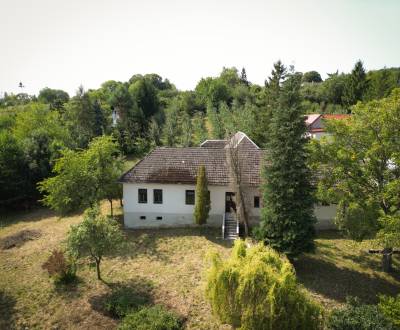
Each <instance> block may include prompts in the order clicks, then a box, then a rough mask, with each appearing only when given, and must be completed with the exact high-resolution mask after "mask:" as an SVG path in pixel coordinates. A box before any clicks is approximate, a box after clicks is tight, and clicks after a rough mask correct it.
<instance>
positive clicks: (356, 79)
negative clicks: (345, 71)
mask: <svg viewBox="0 0 400 330" xmlns="http://www.w3.org/2000/svg"><path fill="white" fill-rule="evenodd" d="M367 86H368V81H367V75H366V72H365V69H364V66H363V63H362V62H361V61H357V62H356V64H355V65H354V68H353V70H352V71H351V74H350V75H349V76H348V77H347V79H346V83H345V88H344V93H343V96H342V98H343V103H344V104H345V105H347V106H350V105H353V104H356V103H357V102H358V101H360V100H362V99H363V97H364V94H365V93H366V91H367Z"/></svg>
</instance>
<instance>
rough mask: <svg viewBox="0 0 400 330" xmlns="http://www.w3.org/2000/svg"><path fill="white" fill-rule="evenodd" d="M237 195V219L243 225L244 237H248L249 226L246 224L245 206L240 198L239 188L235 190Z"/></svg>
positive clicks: (240, 190) (240, 191)
mask: <svg viewBox="0 0 400 330" xmlns="http://www.w3.org/2000/svg"><path fill="white" fill-rule="evenodd" d="M237 195H238V198H239V199H240V200H239V203H238V204H239V219H240V221H241V222H243V225H244V236H245V237H248V236H249V224H248V219H247V212H246V205H245V201H244V198H243V196H242V189H241V188H240V187H239V188H238V189H237Z"/></svg>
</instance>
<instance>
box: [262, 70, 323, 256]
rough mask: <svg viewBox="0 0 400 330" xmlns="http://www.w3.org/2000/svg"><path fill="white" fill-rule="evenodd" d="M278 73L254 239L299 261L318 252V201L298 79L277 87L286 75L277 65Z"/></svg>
mask: <svg viewBox="0 0 400 330" xmlns="http://www.w3.org/2000/svg"><path fill="white" fill-rule="evenodd" d="M277 68H278V71H277V72H274V73H273V78H271V79H270V82H269V85H268V86H269V88H270V89H271V91H270V92H269V93H270V95H271V98H272V100H274V102H275V103H276V108H275V109H274V111H273V117H272V121H271V123H270V125H269V129H268V143H267V149H268V153H266V159H265V161H264V165H263V167H262V178H263V180H262V181H263V182H264V184H263V186H262V193H263V208H262V210H261V224H260V226H259V227H258V228H257V229H256V230H255V235H256V237H257V238H258V239H260V240H263V241H265V242H266V243H267V244H269V245H270V246H271V247H272V248H274V249H276V250H278V251H279V252H283V253H286V254H289V255H297V254H300V253H302V252H305V251H310V250H312V249H313V247H314V241H313V239H314V235H315V233H314V223H315V221H316V220H315V217H314V215H313V207H314V199H313V196H312V187H311V183H310V178H311V173H310V170H309V168H308V167H307V164H306V160H307V157H308V151H307V149H306V143H307V139H306V137H305V133H306V127H305V124H304V118H303V113H302V108H301V106H300V101H301V99H300V95H299V88H300V79H299V77H298V76H290V77H289V78H288V79H287V80H286V81H284V82H283V83H281V82H280V81H276V79H281V77H282V76H283V75H284V72H285V70H282V68H280V66H279V65H278V66H277Z"/></svg>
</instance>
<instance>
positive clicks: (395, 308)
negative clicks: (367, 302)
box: [378, 294, 400, 328]
mask: <svg viewBox="0 0 400 330" xmlns="http://www.w3.org/2000/svg"><path fill="white" fill-rule="evenodd" d="M379 299H380V302H379V305H378V307H379V310H380V312H381V313H382V314H383V315H384V316H385V317H386V318H387V319H388V320H389V321H391V322H392V323H393V324H394V325H395V326H397V327H399V328H400V294H399V295H397V297H389V296H380V297H379Z"/></svg>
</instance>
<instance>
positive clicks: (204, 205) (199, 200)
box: [194, 165, 211, 225]
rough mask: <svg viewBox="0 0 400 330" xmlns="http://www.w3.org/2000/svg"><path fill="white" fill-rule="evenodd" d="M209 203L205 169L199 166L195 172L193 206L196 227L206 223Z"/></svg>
mask: <svg viewBox="0 0 400 330" xmlns="http://www.w3.org/2000/svg"><path fill="white" fill-rule="evenodd" d="M210 208H211V201H210V193H209V192H208V182H207V174H206V168H205V166H204V165H201V166H200V167H199V169H198V172H197V182H196V194H195V205H194V220H195V222H196V224H198V225H204V224H205V223H207V218H208V213H209V212H210Z"/></svg>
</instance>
